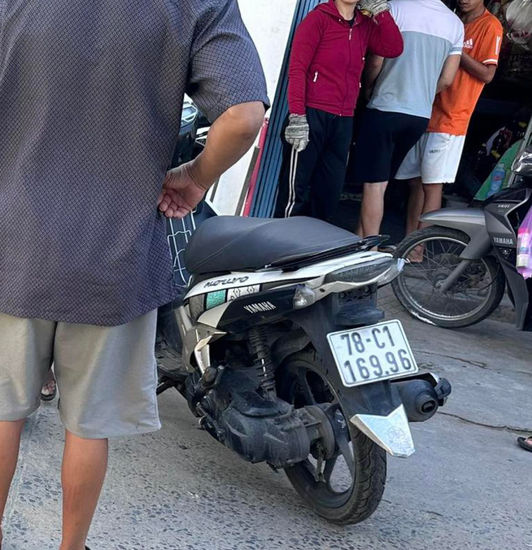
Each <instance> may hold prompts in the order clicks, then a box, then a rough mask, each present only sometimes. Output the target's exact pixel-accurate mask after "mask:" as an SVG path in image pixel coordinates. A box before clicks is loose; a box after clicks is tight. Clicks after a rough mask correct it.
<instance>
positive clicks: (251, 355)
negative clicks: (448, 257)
mask: <svg viewBox="0 0 532 550" xmlns="http://www.w3.org/2000/svg"><path fill="white" fill-rule="evenodd" d="M381 241H382V238H380V237H377V238H370V239H365V240H364V239H360V238H358V237H356V236H355V235H353V234H351V233H349V232H347V231H344V230H342V229H339V228H337V227H334V226H331V225H329V224H326V223H325V222H322V221H319V220H314V219H310V218H289V219H284V220H264V219H254V218H236V217H224V216H222V217H216V218H212V219H209V220H207V221H206V222H204V223H203V224H202V225H201V226H200V227H199V229H198V230H197V232H196V233H195V234H194V235H193V237H192V239H191V241H190V243H189V246H188V248H187V250H186V252H185V263H186V267H187V269H188V271H189V272H190V273H192V279H191V282H190V285H189V288H188V291H187V294H186V295H185V297H184V299H183V303H182V304H181V305H180V307H178V308H177V309H175V310H174V312H173V315H172V316H170V317H165V321H164V322H165V323H166V326H160V327H159V328H160V332H161V334H163V335H164V334H170V333H171V334H174V333H175V331H176V330H178V331H179V336H180V338H179V339H175V340H176V341H177V340H179V341H180V342H181V344H182V349H180V350H178V349H177V347H178V346H177V345H176V346H174V349H173V350H170V352H171V359H169V360H167V361H166V362H165V365H167V366H168V364H169V361H170V362H172V368H170V369H169V368H167V366H166V367H161V368H160V387H159V390H158V391H159V392H161V391H164V390H165V389H168V388H169V387H176V388H177V389H178V390H179V391H180V393H181V394H182V395H183V396H184V397H185V399H186V400H187V401H188V404H189V407H190V409H191V411H192V412H193V413H194V414H195V415H196V416H197V417H198V418H199V420H200V425H201V427H202V428H204V429H205V430H206V431H207V432H208V433H209V434H211V435H212V436H213V437H214V438H215V439H216V440H217V441H219V442H220V443H222V444H224V445H225V446H227V447H229V448H230V449H232V450H233V451H235V452H236V453H237V454H238V455H240V456H241V457H242V458H244V459H245V460H248V461H249V462H252V463H257V462H266V463H267V464H269V465H270V466H271V467H273V468H275V469H284V470H285V472H286V474H287V476H288V479H289V480H290V481H291V483H292V485H293V486H294V488H295V489H296V491H298V493H299V494H300V495H301V497H302V498H303V499H304V500H305V501H306V502H307V503H308V504H309V505H310V506H312V507H313V508H314V509H315V510H316V512H317V513H318V514H320V515H321V516H323V517H324V518H326V519H328V520H329V521H332V522H335V523H338V524H348V523H357V522H360V521H362V520H364V519H366V518H367V517H369V516H370V515H371V514H372V513H373V512H374V511H375V509H376V508H377V506H378V504H379V502H380V500H381V497H382V494H383V491H384V485H385V481H386V453H389V454H391V455H393V456H399V457H408V456H410V455H411V454H412V453H413V452H414V444H413V441H412V435H411V433H410V427H409V422H421V421H425V420H428V419H430V418H431V417H432V416H433V415H434V414H435V413H436V411H437V409H438V407H440V406H442V405H443V404H444V403H445V401H446V398H447V396H448V395H449V394H450V391H451V388H450V385H449V383H448V382H447V381H446V380H444V379H441V380H440V379H439V378H437V377H436V376H434V375H432V374H430V373H420V372H419V371H418V366H417V364H416V361H415V358H414V356H413V354H412V351H411V349H410V346H409V344H408V339H407V336H406V334H405V332H404V330H403V328H402V326H401V323H400V322H399V321H396V320H391V321H385V320H384V313H383V312H382V311H381V310H380V309H379V308H378V307H377V291H378V288H379V287H381V286H383V285H385V284H388V283H390V282H391V281H393V280H394V279H395V278H396V277H397V276H398V274H399V273H400V272H401V270H402V269H403V266H404V261H403V260H400V259H399V260H396V259H394V258H393V257H392V256H391V255H389V254H383V253H380V252H374V251H372V249H373V247H374V246H376V245H378V244H379V242H381ZM309 243H310V244H309ZM221 250H223V254H222V253H220V251H221ZM213 289H218V290H213ZM172 331H173V332H172ZM178 351H179V353H180V354H181V358H182V359H181V361H178V360H176V359H175V358H176V357H177V353H178Z"/></svg>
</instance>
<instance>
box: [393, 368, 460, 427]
mask: <svg viewBox="0 0 532 550" xmlns="http://www.w3.org/2000/svg"><path fill="white" fill-rule="evenodd" d="M434 381H435V384H432V383H431V382H430V381H429V380H427V379H423V378H415V379H411V380H404V381H398V382H394V386H395V387H396V388H397V389H398V390H399V395H400V396H401V400H402V402H403V406H404V408H405V411H406V415H407V417H408V420H409V422H425V421H426V420H429V419H430V418H432V417H433V416H434V415H435V414H436V411H437V410H438V408H439V407H440V406H441V405H443V404H444V403H445V400H446V399H447V397H448V396H449V394H450V393H451V384H449V382H448V381H447V380H446V379H445V378H442V379H440V380H437V379H434Z"/></svg>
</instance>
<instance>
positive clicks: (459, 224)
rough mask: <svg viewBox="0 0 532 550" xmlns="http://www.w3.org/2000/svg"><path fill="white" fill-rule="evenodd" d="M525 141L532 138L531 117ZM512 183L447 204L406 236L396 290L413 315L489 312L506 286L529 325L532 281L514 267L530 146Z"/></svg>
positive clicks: (528, 193)
mask: <svg viewBox="0 0 532 550" xmlns="http://www.w3.org/2000/svg"><path fill="white" fill-rule="evenodd" d="M525 140H526V141H525V143H530V142H531V141H532V123H531V124H530V126H529V130H528V132H527V137H526V138H525ZM510 181H511V185H510V186H509V188H508V189H505V190H503V191H500V192H498V193H496V194H495V195H493V196H492V197H490V198H489V199H488V200H487V201H486V202H485V203H484V204H483V205H482V207H481V208H466V209H455V208H444V209H442V210H438V211H436V212H432V213H430V214H426V215H425V216H423V217H422V218H421V220H422V221H423V222H425V223H426V224H429V227H427V228H425V229H421V230H420V231H416V232H415V233H412V234H411V235H409V236H408V237H407V238H406V239H405V240H404V241H403V242H402V243H401V244H400V245H399V246H398V247H397V251H396V257H398V258H404V259H406V260H407V261H408V264H407V265H406V266H405V269H404V271H403V273H401V275H400V276H399V277H397V279H396V280H395V281H394V282H393V289H394V292H395V295H396V296H397V298H398V299H399V301H400V302H401V303H402V304H403V306H404V307H405V308H406V309H407V310H408V311H409V312H410V313H411V314H412V315H413V316H414V317H416V318H418V319H420V320H422V321H425V322H427V323H431V324H435V325H438V326H441V327H445V328H459V327H465V326H468V325H472V324H474V323H478V322H479V321H482V320H483V319H485V318H486V317H488V316H489V315H490V314H491V313H492V312H493V311H494V310H495V309H496V308H497V307H498V306H499V304H500V303H501V300H502V299H503V297H504V294H505V290H506V289H508V295H509V297H510V299H511V301H512V302H513V305H514V307H515V314H516V325H517V327H518V329H520V330H526V331H531V330H532V304H531V301H530V297H531V296H532V280H530V279H529V280H525V279H524V278H523V277H522V276H521V275H520V274H519V273H518V271H517V268H516V259H517V258H516V254H517V232H518V229H519V226H520V225H521V223H522V222H523V220H524V218H525V216H526V215H527V212H528V211H529V210H530V208H531V207H532V148H531V146H530V145H529V146H528V147H523V150H522V151H521V153H520V154H519V155H518V157H517V159H516V161H515V162H514V165H513V173H512V177H511V180H510Z"/></svg>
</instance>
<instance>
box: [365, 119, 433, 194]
mask: <svg viewBox="0 0 532 550" xmlns="http://www.w3.org/2000/svg"><path fill="white" fill-rule="evenodd" d="M428 124H429V120H428V119H427V118H423V117H418V116H413V115H405V114H403V113H388V112H385V111H378V110H377V109H367V110H366V112H365V113H364V115H363V119H362V124H361V127H360V133H359V135H358V139H357V142H356V147H355V169H354V176H355V181H356V182H357V183H377V182H381V181H389V180H390V178H393V177H394V176H395V174H396V172H397V170H398V169H399V166H401V163H402V162H403V159H404V158H405V157H406V155H407V153H408V152H409V151H410V149H412V147H414V145H415V144H416V143H417V142H418V141H419V139H420V138H421V136H422V135H423V134H424V133H425V131H426V130H427V127H428Z"/></svg>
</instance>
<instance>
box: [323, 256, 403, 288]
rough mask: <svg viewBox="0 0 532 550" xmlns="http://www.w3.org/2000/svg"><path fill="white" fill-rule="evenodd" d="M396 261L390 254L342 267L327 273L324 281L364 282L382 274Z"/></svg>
mask: <svg viewBox="0 0 532 550" xmlns="http://www.w3.org/2000/svg"><path fill="white" fill-rule="evenodd" d="M396 262H397V260H394V259H393V258H392V257H391V256H386V257H384V258H380V259H378V260H371V261H369V262H364V263H361V264H359V265H356V266H349V267H344V268H342V269H339V270H338V271H333V272H332V273H329V274H328V275H327V276H326V277H325V282H326V283H333V282H345V283H365V282H370V281H374V280H375V279H377V278H378V277H379V275H384V274H385V273H386V272H387V271H388V270H389V269H390V268H392V267H393V266H394V264H395V263H396ZM379 282H380V281H379Z"/></svg>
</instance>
